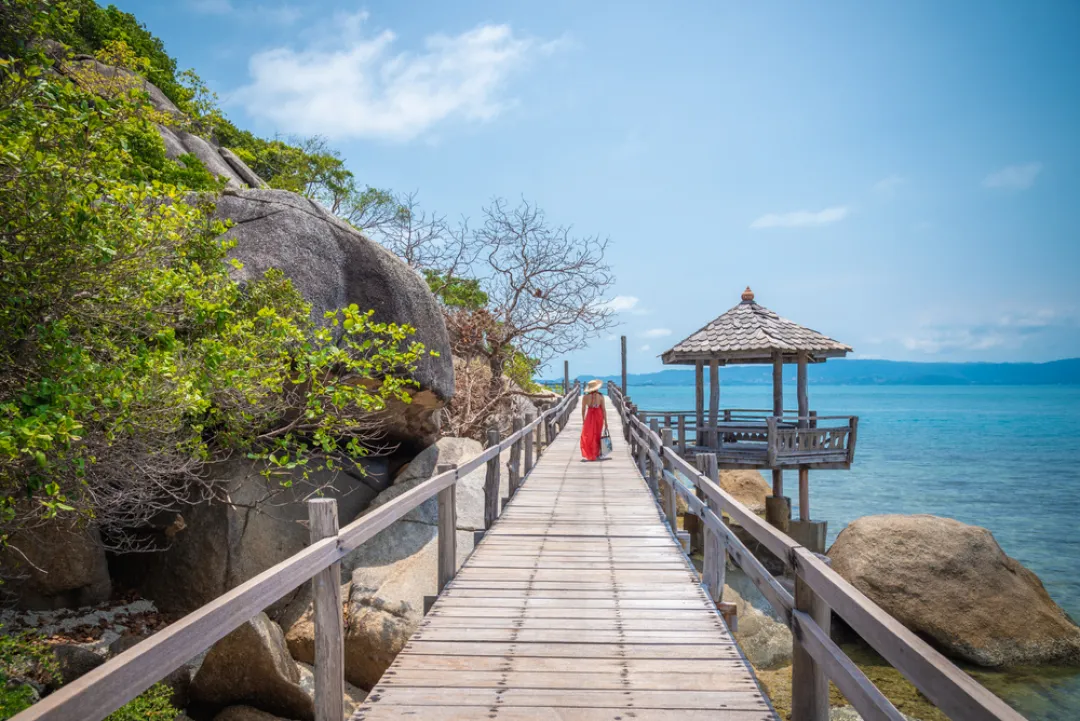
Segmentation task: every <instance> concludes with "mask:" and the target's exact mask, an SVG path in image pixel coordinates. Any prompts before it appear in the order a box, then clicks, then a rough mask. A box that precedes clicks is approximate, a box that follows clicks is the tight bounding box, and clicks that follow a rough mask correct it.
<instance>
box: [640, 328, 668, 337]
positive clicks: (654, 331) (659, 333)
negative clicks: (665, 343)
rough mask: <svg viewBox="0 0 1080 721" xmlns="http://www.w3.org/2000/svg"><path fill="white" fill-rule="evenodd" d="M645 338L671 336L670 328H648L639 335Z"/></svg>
mask: <svg viewBox="0 0 1080 721" xmlns="http://www.w3.org/2000/svg"><path fill="white" fill-rule="evenodd" d="M641 335H642V336H643V337H645V338H663V337H664V336H668V335H671V329H670V328H650V329H649V330H647V331H645V332H644V333H642V334H641Z"/></svg>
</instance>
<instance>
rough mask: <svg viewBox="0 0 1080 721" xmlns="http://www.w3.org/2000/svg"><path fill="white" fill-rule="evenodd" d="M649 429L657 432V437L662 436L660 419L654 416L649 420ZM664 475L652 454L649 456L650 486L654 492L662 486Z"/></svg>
mask: <svg viewBox="0 0 1080 721" xmlns="http://www.w3.org/2000/svg"><path fill="white" fill-rule="evenodd" d="M649 430H651V431H652V432H653V433H655V434H656V435H657V437H659V436H660V420H659V419H658V418H653V419H651V420H650V421H649ZM651 448H652V446H651V445H650V449H651ZM661 452H663V451H661ZM662 476H663V473H661V472H660V469H659V468H657V467H656V464H655V463H653V460H652V456H649V488H651V489H652V492H653V493H654V494H655V493H656V492H657V491H658V490H659V488H660V478H661V477H662Z"/></svg>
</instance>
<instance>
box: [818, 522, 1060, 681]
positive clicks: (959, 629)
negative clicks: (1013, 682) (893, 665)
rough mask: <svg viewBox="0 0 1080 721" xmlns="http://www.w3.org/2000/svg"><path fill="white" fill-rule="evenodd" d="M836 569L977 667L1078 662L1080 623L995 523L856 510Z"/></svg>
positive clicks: (835, 557) (835, 558)
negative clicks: (1008, 549)
mask: <svg viewBox="0 0 1080 721" xmlns="http://www.w3.org/2000/svg"><path fill="white" fill-rule="evenodd" d="M828 555H829V558H830V559H832V567H833V570H835V571H836V572H837V573H839V574H840V575H841V576H843V577H844V578H845V579H847V580H848V581H849V582H850V583H852V584H853V585H854V586H855V587H856V588H858V589H859V590H860V591H862V592H863V593H865V594H866V595H867V596H868V597H869V598H870V599H871V600H873V601H874V602H875V603H877V604H878V605H879V606H881V607H882V608H883V609H884V610H885V611H886V612H887V613H889V614H891V615H892V616H894V617H895V618H896V619H897V620H899V621H900V622H901V623H903V624H904V625H905V626H907V627H908V628H909V629H911V630H912V631H914V632H915V633H918V634H919V635H920V636H922V637H924V638H926V639H927V640H929V641H930V642H931V643H933V644H934V645H936V646H937V647H938V648H939V649H940V650H941V651H942V652H944V653H946V654H948V655H950V656H953V657H955V658H960V659H963V660H966V661H969V662H971V663H975V664H978V665H980V666H991V667H996V666H1014V665H1032V664H1077V663H1080V628H1078V627H1077V626H1076V624H1075V623H1074V622H1073V621H1072V619H1070V618H1069V617H1068V615H1067V614H1066V613H1065V612H1064V611H1062V610H1061V608H1060V607H1059V606H1058V605H1057V604H1056V603H1054V601H1053V600H1052V599H1051V598H1050V595H1049V594H1048V593H1047V592H1046V589H1045V588H1044V587H1043V585H1042V582H1041V581H1039V578H1038V577H1037V576H1036V575H1035V574H1034V573H1032V572H1031V571H1029V570H1028V569H1026V568H1025V567H1024V566H1023V565H1021V564H1020V562H1019V561H1017V560H1016V559H1013V558H1010V557H1009V556H1007V555H1005V552H1004V551H1002V550H1001V547H1000V546H999V545H998V544H997V542H996V541H995V540H994V537H993V535H992V534H991V533H990V531H988V530H986V529H985V528H979V527H978V526H969V525H967V524H965V523H961V522H959V521H955V520H953V519H950V518H940V517H938V516H929V515H914V516H903V515H884V516H867V517H864V518H859V519H857V520H855V521H854V522H852V523H851V524H850V525H848V527H847V528H845V529H844V530H843V531H841V533H840V535H839V536H838V537H837V539H836V542H835V543H834V544H833V545H832V548H830V549H829V554H828Z"/></svg>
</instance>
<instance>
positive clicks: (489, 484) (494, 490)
mask: <svg viewBox="0 0 1080 721" xmlns="http://www.w3.org/2000/svg"><path fill="white" fill-rule="evenodd" d="M541 425H543V424H541ZM498 445H499V429H498V428H489V429H488V432H487V447H488V448H496V447H498ZM498 517H499V456H498V454H496V455H495V456H494V457H493V458H491V459H490V460H488V462H487V476H486V477H485V479H484V530H487V529H489V528H491V526H492V525H494V523H495V519H496V518H498Z"/></svg>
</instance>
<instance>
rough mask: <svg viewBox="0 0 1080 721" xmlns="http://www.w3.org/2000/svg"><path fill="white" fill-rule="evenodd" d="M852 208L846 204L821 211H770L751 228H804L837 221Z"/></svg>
mask: <svg viewBox="0 0 1080 721" xmlns="http://www.w3.org/2000/svg"><path fill="white" fill-rule="evenodd" d="M849 212H850V209H849V208H848V207H847V206H846V205H838V206H836V207H834V208H825V209H824V210H819V211H816V212H814V211H809V210H797V211H795V212H793V213H769V214H767V215H763V216H761V217H760V218H758V219H757V220H755V221H754V222H753V223H751V224H750V227H751V228H804V227H808V226H813V225H828V224H829V223H836V222H838V221H841V220H843V219H844V218H846V217H847V216H848V213H849Z"/></svg>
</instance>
